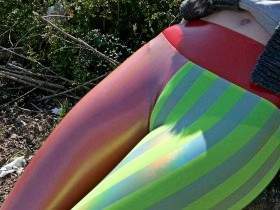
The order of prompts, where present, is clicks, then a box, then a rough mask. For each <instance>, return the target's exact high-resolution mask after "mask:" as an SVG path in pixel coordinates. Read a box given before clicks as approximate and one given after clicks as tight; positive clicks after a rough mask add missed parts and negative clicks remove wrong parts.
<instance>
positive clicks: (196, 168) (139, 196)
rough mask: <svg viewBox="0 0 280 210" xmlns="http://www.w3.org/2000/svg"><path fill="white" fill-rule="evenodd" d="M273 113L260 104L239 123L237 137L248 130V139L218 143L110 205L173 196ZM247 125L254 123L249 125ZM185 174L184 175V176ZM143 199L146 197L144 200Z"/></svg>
mask: <svg viewBox="0 0 280 210" xmlns="http://www.w3.org/2000/svg"><path fill="white" fill-rule="evenodd" d="M259 113H264V114H263V117H262V118H261V119H259V120H257V121H256V119H255V116H256V115H259ZM270 114H271V110H269V111H268V110H266V108H265V107H264V106H263V104H259V105H257V107H256V108H255V109H254V110H253V111H252V112H251V113H250V115H249V116H248V117H247V119H246V120H245V121H244V124H242V125H240V126H239V127H238V129H237V131H241V132H238V133H239V134H238V135H237V136H238V137H240V133H241V135H242V134H244V131H246V133H247V134H248V138H247V139H242V138H237V139H236V141H229V140H227V141H223V142H221V143H219V144H217V145H216V146H214V147H213V148H212V149H210V150H209V151H207V154H204V155H201V156H200V157H198V158H197V159H195V160H193V161H191V162H190V163H188V164H187V165H185V166H184V167H182V168H180V169H178V170H176V171H175V172H173V173H171V174H170V173H169V174H167V175H166V176H163V177H161V178H160V179H158V180H157V181H155V182H153V183H151V184H149V185H146V186H144V187H143V188H141V189H139V190H138V191H137V192H135V193H133V194H130V195H128V196H127V197H125V198H124V199H122V200H120V201H119V202H117V203H116V204H113V205H112V206H111V207H112V209H116V208H118V209H127V208H128V206H130V207H132V206H133V209H140V208H137V207H139V206H140V207H141V208H147V207H149V206H150V205H152V204H154V203H156V202H158V201H160V200H161V199H163V198H165V197H167V196H168V195H171V194H173V193H175V192H176V191H178V190H180V189H182V188H184V187H185V186H187V185H189V184H191V183H193V182H194V181H196V180H197V179H198V178H199V177H201V176H203V175H205V174H207V172H209V171H210V170H212V169H213V168H215V167H216V166H217V165H219V164H221V163H223V162H224V160H225V159H227V158H228V157H230V156H231V155H233V154H234V153H235V151H237V150H239V149H240V148H241V147H242V146H243V145H244V144H245V143H247V142H246V140H247V141H248V140H249V139H250V137H251V136H253V135H254V134H255V133H256V132H257V131H258V128H259V127H262V126H263V124H264V123H265V122H266V120H267V118H268V117H267V116H270ZM248 124H251V125H254V126H247V125H248ZM234 133H235V132H233V133H232V134H231V135H232V136H233V137H234V135H233V134H234ZM246 136H247V135H246ZM231 138H232V137H231ZM225 148H232V149H231V150H230V151H228V150H225ZM208 157H211V158H208ZM222 157H223V158H222ZM202 165H203V167H202ZM182 177H184V178H183V179H182ZM143 200H145V202H144V203H143ZM131 205H132V206H131Z"/></svg>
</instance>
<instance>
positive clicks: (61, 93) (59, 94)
mask: <svg viewBox="0 0 280 210" xmlns="http://www.w3.org/2000/svg"><path fill="white" fill-rule="evenodd" d="M107 74H108V73H106V74H103V75H101V76H100V77H97V78H94V79H92V80H90V81H87V82H85V83H84V84H82V85H78V86H77V87H74V88H72V89H69V90H66V91H63V92H60V93H56V94H53V95H50V96H45V97H43V98H42V99H41V100H40V101H43V100H47V99H51V98H54V97H57V96H61V95H64V94H66V93H70V92H72V91H75V90H78V89H80V88H81V87H83V86H86V85H89V84H91V83H93V82H95V81H98V80H99V79H102V78H104V77H105V76H107Z"/></svg>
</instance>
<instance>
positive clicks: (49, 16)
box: [42, 15, 72, 19]
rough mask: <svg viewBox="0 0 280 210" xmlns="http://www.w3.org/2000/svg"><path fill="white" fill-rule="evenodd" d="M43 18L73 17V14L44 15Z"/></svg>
mask: <svg viewBox="0 0 280 210" xmlns="http://www.w3.org/2000/svg"><path fill="white" fill-rule="evenodd" d="M42 17H43V18H52V17H60V18H69V19H70V18H72V16H67V15H45V16H42Z"/></svg>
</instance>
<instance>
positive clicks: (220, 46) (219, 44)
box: [163, 20, 280, 107]
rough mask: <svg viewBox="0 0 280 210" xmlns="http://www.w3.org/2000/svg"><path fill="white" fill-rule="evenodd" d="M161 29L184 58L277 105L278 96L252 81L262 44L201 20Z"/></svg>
mask: <svg viewBox="0 0 280 210" xmlns="http://www.w3.org/2000/svg"><path fill="white" fill-rule="evenodd" d="M163 33H164V35H165V37H166V38H167V39H168V41H169V42H170V43H171V44H172V45H173V46H174V47H175V48H176V49H177V50H178V51H179V52H180V53H181V54H182V55H184V56H185V57H186V58H188V59H190V60H191V61H193V62H195V63H197V64H199V65H200V66H202V67H204V68H206V69H209V70H210V71H212V72H213V73H215V74H217V75H218V76H220V77H222V78H224V79H226V80H228V81H230V82H232V83H234V84H237V85H239V86H240V87H243V88H244V89H246V90H248V91H250V92H252V93H255V94H257V95H259V96H261V97H263V98H265V99H267V100H269V101H271V102H272V103H273V104H275V105H276V106H278V107H280V97H279V96H277V95H276V94H274V93H272V92H271V91H269V90H267V89H264V88H262V87H259V86H256V85H254V84H253V83H252V82H251V72H252V69H253V68H254V66H255V64H256V61H257V59H258V57H259V56H260V54H261V53H262V50H263V45H262V44H260V43H258V42H256V41H254V40H252V39H250V38H248V37H246V36H244V35H241V34H239V33H237V32H234V31H231V30H229V29H227V28H224V27H222V26H219V25H216V24H213V23H208V22H205V21H202V20H197V21H193V22H191V23H189V24H188V27H186V26H184V25H175V26H172V27H170V28H168V29H166V30H165V31H164V32H163Z"/></svg>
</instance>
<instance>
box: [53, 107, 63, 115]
mask: <svg viewBox="0 0 280 210" xmlns="http://www.w3.org/2000/svg"><path fill="white" fill-rule="evenodd" d="M61 112H62V109H61V108H57V107H55V108H53V109H52V113H53V114H55V115H60V113H61Z"/></svg>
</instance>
